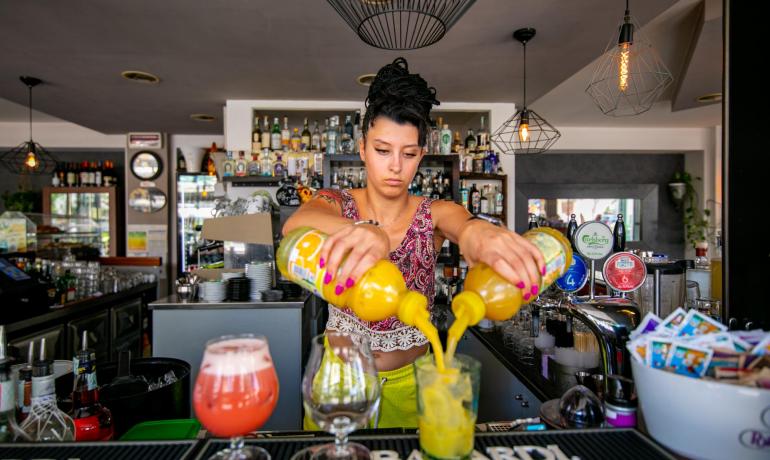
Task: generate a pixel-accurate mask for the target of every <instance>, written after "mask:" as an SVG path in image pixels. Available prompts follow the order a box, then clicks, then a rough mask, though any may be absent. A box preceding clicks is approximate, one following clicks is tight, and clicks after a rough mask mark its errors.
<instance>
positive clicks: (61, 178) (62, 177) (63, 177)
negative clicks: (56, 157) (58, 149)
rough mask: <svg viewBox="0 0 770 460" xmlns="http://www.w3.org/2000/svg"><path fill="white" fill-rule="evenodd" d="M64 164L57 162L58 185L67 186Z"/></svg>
mask: <svg viewBox="0 0 770 460" xmlns="http://www.w3.org/2000/svg"><path fill="white" fill-rule="evenodd" d="M64 167H65V164H64V163H60V164H59V187H66V186H67V171H66V170H65V169H64Z"/></svg>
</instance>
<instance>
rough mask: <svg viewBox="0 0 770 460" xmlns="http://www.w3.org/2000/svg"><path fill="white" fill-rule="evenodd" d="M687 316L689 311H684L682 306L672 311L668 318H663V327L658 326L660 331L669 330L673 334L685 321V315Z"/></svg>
mask: <svg viewBox="0 0 770 460" xmlns="http://www.w3.org/2000/svg"><path fill="white" fill-rule="evenodd" d="M685 316H687V312H686V311H684V310H683V309H682V308H681V307H680V308H677V309H676V310H674V311H672V312H671V314H670V315H668V316H666V319H664V320H663V322H662V323H661V326H662V327H661V328H658V329H657V330H658V331H667V332H669V333H671V334H673V333H674V332H675V331H676V330H677V328H678V327H679V325H680V324H682V321H684V317H685Z"/></svg>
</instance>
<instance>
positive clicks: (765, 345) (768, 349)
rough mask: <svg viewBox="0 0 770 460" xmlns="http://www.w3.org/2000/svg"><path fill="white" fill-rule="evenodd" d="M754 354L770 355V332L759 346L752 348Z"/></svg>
mask: <svg viewBox="0 0 770 460" xmlns="http://www.w3.org/2000/svg"><path fill="white" fill-rule="evenodd" d="M751 354H752V355H770V334H767V335H765V338H764V339H762V340H761V341H760V342H759V343H758V344H757V346H755V347H754V348H752V349H751Z"/></svg>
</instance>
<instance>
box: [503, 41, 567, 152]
mask: <svg viewBox="0 0 770 460" xmlns="http://www.w3.org/2000/svg"><path fill="white" fill-rule="evenodd" d="M534 36H535V29H532V28H525V29H519V30H517V31H515V32H514V33H513V38H514V39H515V40H518V41H519V42H521V45H522V48H523V49H524V98H523V102H524V103H523V104H522V109H520V110H518V109H517V110H516V113H514V114H513V115H512V116H511V118H509V119H508V120H506V121H505V123H503V125H502V126H500V127H499V128H497V131H495V133H494V134H492V142H494V144H495V145H496V146H497V147H498V148H499V149H500V150H501V151H502V152H503V153H507V154H517V155H519V154H533V153H542V152H545V151H546V150H548V149H550V148H551V147H552V146H553V144H554V143H556V141H557V140H559V138H560V137H561V133H560V132H559V130H558V129H556V128H554V127H553V126H552V125H551V124H550V123H548V122H547V121H545V119H544V118H543V117H541V116H540V115H538V114H537V113H535V111H534V110H530V109H528V108H527V42H528V41H530V40H532V38H533V37H534Z"/></svg>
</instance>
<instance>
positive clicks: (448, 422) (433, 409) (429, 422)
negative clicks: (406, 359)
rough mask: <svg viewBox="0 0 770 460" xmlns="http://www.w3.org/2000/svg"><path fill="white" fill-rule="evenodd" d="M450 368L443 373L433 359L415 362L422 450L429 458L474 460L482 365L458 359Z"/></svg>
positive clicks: (425, 358)
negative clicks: (474, 440) (474, 437)
mask: <svg viewBox="0 0 770 460" xmlns="http://www.w3.org/2000/svg"><path fill="white" fill-rule="evenodd" d="M446 367H447V369H446V371H445V372H439V371H438V369H437V367H436V364H435V362H434V360H433V356H432V355H427V356H423V357H421V358H419V359H418V360H417V361H416V362H415V375H416V378H417V410H418V414H417V417H418V425H419V436H420V448H421V449H422V452H423V457H425V458H430V459H441V460H445V459H463V458H470V456H471V453H472V452H473V432H474V425H475V424H476V416H477V415H478V406H479V383H480V370H481V364H480V363H479V362H478V361H476V360H475V359H473V358H471V357H469V356H465V355H456V356H454V358H453V359H452V362H451V363H449V362H447V363H446Z"/></svg>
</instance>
